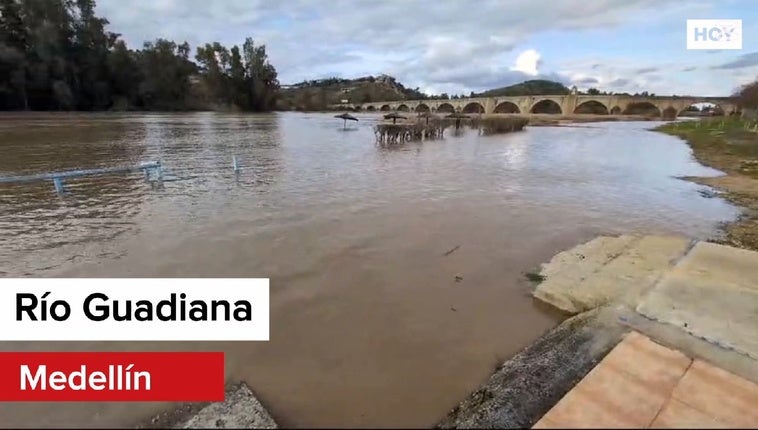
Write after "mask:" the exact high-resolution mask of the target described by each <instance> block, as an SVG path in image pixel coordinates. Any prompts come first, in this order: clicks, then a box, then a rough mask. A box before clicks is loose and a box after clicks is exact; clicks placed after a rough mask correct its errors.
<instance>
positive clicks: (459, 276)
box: [455, 275, 463, 282]
mask: <svg viewBox="0 0 758 430" xmlns="http://www.w3.org/2000/svg"><path fill="white" fill-rule="evenodd" d="M462 280H463V276H461V275H455V282H461V281H462Z"/></svg>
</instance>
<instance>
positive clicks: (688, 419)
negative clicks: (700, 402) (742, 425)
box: [650, 399, 732, 429]
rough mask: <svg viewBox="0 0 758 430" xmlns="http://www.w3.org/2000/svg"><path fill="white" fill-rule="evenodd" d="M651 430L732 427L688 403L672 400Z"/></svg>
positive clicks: (651, 426)
mask: <svg viewBox="0 0 758 430" xmlns="http://www.w3.org/2000/svg"><path fill="white" fill-rule="evenodd" d="M650 428H654V429H661V428H681V429H727V428H732V427H731V426H730V425H729V424H727V423H723V422H721V421H719V420H717V419H716V418H713V417H711V416H709V415H708V414H706V413H704V412H700V411H699V410H697V409H695V408H693V407H691V406H689V405H687V404H686V403H682V402H681V401H679V400H677V399H670V400H669V402H668V404H667V405H666V407H664V408H663V410H662V411H661V413H660V414H658V417H656V419H655V421H653V423H652V424H651V425H650Z"/></svg>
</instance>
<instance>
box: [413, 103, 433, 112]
mask: <svg viewBox="0 0 758 430" xmlns="http://www.w3.org/2000/svg"><path fill="white" fill-rule="evenodd" d="M415 110H416V112H429V111H430V109H429V106H427V105H426V104H424V103H419V104H418V106H416V109H415Z"/></svg>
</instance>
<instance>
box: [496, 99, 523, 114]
mask: <svg viewBox="0 0 758 430" xmlns="http://www.w3.org/2000/svg"><path fill="white" fill-rule="evenodd" d="M495 113H521V109H519V108H518V105H517V104H516V103H512V102H501V103H499V104H498V105H497V106H495Z"/></svg>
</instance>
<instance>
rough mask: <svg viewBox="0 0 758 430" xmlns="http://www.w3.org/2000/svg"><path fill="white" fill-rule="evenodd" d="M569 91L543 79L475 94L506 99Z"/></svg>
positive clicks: (562, 86) (556, 83)
mask: <svg viewBox="0 0 758 430" xmlns="http://www.w3.org/2000/svg"><path fill="white" fill-rule="evenodd" d="M569 92H570V90H569V89H568V87H566V86H565V85H563V84H561V83H560V82H554V81H548V80H544V79H533V80H531V81H525V82H522V83H520V84H515V85H510V86H507V87H501V88H495V89H492V90H487V91H484V92H482V93H477V94H475V96H476V97H506V96H542V95H554V94H568V93H569Z"/></svg>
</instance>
